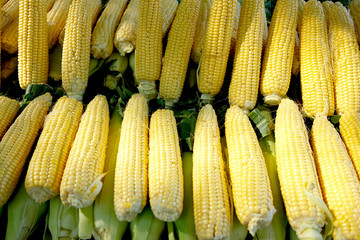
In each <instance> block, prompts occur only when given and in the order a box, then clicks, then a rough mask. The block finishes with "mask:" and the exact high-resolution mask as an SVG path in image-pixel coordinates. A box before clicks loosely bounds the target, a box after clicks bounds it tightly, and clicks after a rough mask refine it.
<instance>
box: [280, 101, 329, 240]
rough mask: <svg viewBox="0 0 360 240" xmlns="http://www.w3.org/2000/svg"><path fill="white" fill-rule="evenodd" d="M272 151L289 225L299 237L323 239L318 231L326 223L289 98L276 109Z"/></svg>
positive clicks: (299, 118) (312, 167)
mask: <svg viewBox="0 0 360 240" xmlns="http://www.w3.org/2000/svg"><path fill="white" fill-rule="evenodd" d="M275 151H276V165H277V170H278V177H279V181H280V189H281V194H282V197H283V200H284V204H285V209H286V215H287V218H288V220H289V223H290V225H291V227H292V228H293V229H294V230H295V231H296V234H297V236H298V237H299V239H323V237H322V236H321V232H322V230H323V227H324V226H325V224H329V222H326V218H325V212H324V211H325V209H323V206H322V205H321V204H320V202H321V203H322V195H321V190H320V185H319V181H318V178H317V175H316V168H315V163H314V158H313V155H312V152H311V147H310V143H309V139H308V133H307V129H306V126H305V124H304V120H303V118H302V116H301V113H300V111H299V110H298V106H297V105H296V104H295V103H294V102H293V101H292V100H290V99H283V100H282V101H281V102H280V104H279V108H278V110H277V115H276V120H275ZM325 208H326V207H325ZM327 226H328V225H327Z"/></svg>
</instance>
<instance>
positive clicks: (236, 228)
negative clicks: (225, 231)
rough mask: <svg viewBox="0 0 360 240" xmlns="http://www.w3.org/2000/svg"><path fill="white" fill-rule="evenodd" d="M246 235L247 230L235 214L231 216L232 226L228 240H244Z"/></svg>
mask: <svg viewBox="0 0 360 240" xmlns="http://www.w3.org/2000/svg"><path fill="white" fill-rule="evenodd" d="M247 235H248V229H247V228H246V227H245V226H244V225H242V224H241V223H240V221H239V219H238V218H237V216H236V214H233V224H232V230H231V235H230V240H244V239H246V236H247Z"/></svg>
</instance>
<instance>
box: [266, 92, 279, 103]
mask: <svg viewBox="0 0 360 240" xmlns="http://www.w3.org/2000/svg"><path fill="white" fill-rule="evenodd" d="M280 101H281V96H279V95H278V94H276V93H273V94H270V95H267V96H264V102H265V104H268V105H270V106H275V105H279V103H280Z"/></svg>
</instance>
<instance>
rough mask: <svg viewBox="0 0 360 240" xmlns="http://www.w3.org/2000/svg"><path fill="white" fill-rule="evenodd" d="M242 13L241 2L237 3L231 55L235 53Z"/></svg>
mask: <svg viewBox="0 0 360 240" xmlns="http://www.w3.org/2000/svg"><path fill="white" fill-rule="evenodd" d="M240 11H241V4H240V3H239V2H237V3H236V13H235V21H234V24H233V31H232V35H231V46H230V53H234V52H235V46H236V38H237V32H238V29H239V22H240Z"/></svg>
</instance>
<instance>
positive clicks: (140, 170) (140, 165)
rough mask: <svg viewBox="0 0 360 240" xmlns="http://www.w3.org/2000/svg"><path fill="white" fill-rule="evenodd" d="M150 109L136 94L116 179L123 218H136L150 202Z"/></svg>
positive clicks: (130, 105) (125, 127) (124, 125)
mask: <svg viewBox="0 0 360 240" xmlns="http://www.w3.org/2000/svg"><path fill="white" fill-rule="evenodd" d="M148 128H149V110H148V105H147V102H146V99H145V97H144V96H143V95H141V94H134V95H132V97H131V98H130V100H129V102H128V103H127V106H126V109H125V111H124V120H123V122H122V127H121V129H122V130H121V134H120V143H119V151H118V155H117V160H116V168H115V180H114V207H115V213H116V216H117V218H118V219H119V220H120V221H129V222H130V221H132V220H134V219H135V217H136V216H137V215H138V214H139V213H141V211H142V210H143V208H144V206H145V205H146V199H147V192H148V163H149V159H148V157H149V156H148V153H149V130H148Z"/></svg>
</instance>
